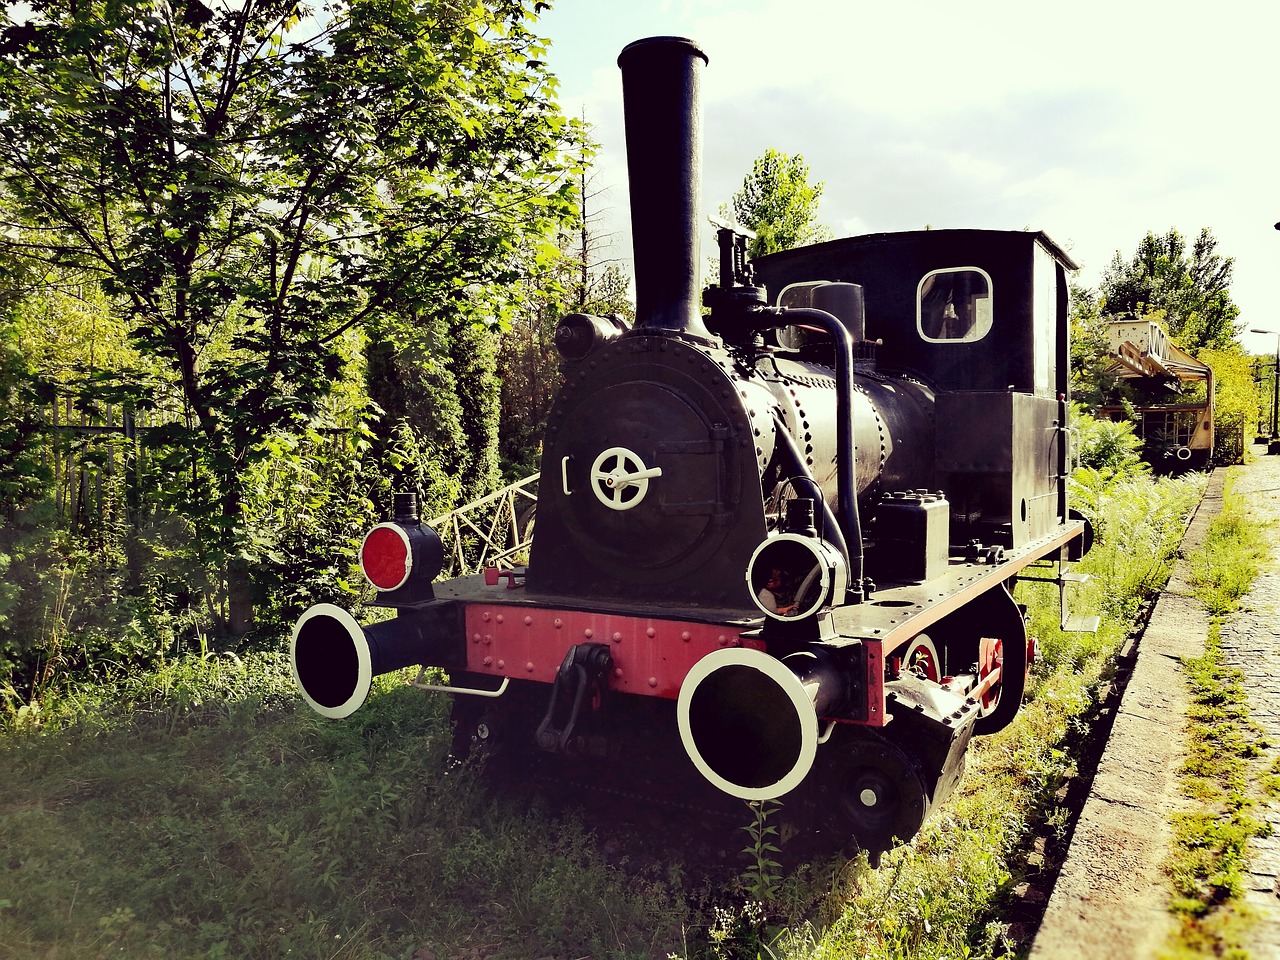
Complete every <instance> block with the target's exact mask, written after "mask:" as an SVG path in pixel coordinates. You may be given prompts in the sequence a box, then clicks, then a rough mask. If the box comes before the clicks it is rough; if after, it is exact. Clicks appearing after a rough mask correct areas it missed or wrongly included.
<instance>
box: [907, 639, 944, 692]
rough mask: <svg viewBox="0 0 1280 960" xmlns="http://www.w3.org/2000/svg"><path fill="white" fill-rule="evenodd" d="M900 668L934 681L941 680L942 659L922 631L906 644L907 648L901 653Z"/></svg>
mask: <svg viewBox="0 0 1280 960" xmlns="http://www.w3.org/2000/svg"><path fill="white" fill-rule="evenodd" d="M902 669H903V671H911V672H914V673H917V674H919V675H920V676H922V677H924V678H925V679H926V680H932V681H933V682H934V683H938V682H939V681H941V680H942V675H943V665H942V660H941V658H940V657H939V656H938V648H937V647H935V646H934V645H933V641H932V640H930V639H929V638H928V636H926V635H925V634H923V633H922V634H920V635H919V636H918V637H916V638H915V639H914V640H912V641H911V642H910V643H909V644H907V649H906V650H904V651H903V653H902Z"/></svg>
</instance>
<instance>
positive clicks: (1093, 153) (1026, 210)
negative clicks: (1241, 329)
mask: <svg viewBox="0 0 1280 960" xmlns="http://www.w3.org/2000/svg"><path fill="white" fill-rule="evenodd" d="M562 4H563V6H564V9H563V10H561V11H556V12H555V13H553V17H559V18H560V19H559V21H558V22H559V23H560V24H562V25H563V29H561V28H558V27H557V26H556V24H557V21H556V20H554V19H550V18H549V20H548V25H549V26H550V27H552V28H553V29H552V30H551V32H550V35H551V36H552V38H553V39H554V40H555V41H556V43H557V46H555V47H553V58H552V65H553V68H555V69H557V70H559V66H558V63H557V60H556V59H555V56H554V55H555V54H560V53H563V54H564V55H565V57H566V61H565V62H566V66H567V67H568V69H569V71H570V74H571V75H572V76H573V77H574V78H575V79H574V80H573V81H569V80H566V91H565V92H566V94H571V95H573V96H580V97H582V101H581V102H587V103H589V104H590V106H589V111H590V116H591V119H593V120H595V121H596V122H597V123H598V124H599V126H598V128H597V133H598V135H599V138H600V140H601V142H602V143H603V144H604V147H605V150H606V152H607V153H612V152H614V151H617V155H618V156H621V150H622V146H621V145H622V136H621V121H620V117H621V94H620V83H619V79H618V73H617V69H616V67H615V66H614V59H615V57H616V54H617V51H618V50H620V49H621V47H622V46H623V45H625V43H627V42H629V41H631V40H634V39H636V38H638V37H641V36H646V35H661V34H678V35H685V36H691V37H693V38H695V39H697V40H699V41H700V42H701V43H702V44H703V46H704V48H705V49H706V51H707V53H708V55H709V57H710V65H709V67H708V69H707V70H706V71H705V74H704V78H703V79H704V84H703V86H704V104H703V106H704V116H705V129H706V140H705V157H704V166H705V170H704V199H705V205H706V208H707V210H708V211H713V210H714V209H715V208H716V207H717V206H719V204H721V203H723V202H725V201H726V200H727V199H728V197H729V196H730V195H731V194H732V192H733V191H734V190H736V189H737V188H738V186H740V184H741V182H742V178H743V177H744V176H745V175H746V173H747V172H748V171H749V170H750V167H751V161H752V160H753V159H754V158H755V157H756V156H759V155H760V154H761V153H762V152H763V151H764V149H765V148H767V147H776V148H778V149H780V150H784V151H787V152H789V153H801V154H803V155H804V157H805V159H806V161H807V162H808V163H809V166H810V170H811V175H812V177H813V178H814V179H817V180H822V181H824V182H825V192H824V195H823V202H822V207H821V217H822V219H823V220H824V222H826V223H827V224H829V225H830V226H832V227H833V228H835V229H836V230H837V232H838V233H845V232H875V231H881V230H899V229H918V228H920V227H923V226H924V225H926V224H931V225H933V226H935V227H991V228H1001V229H1021V228H1023V227H1025V226H1030V227H1033V228H1036V229H1044V230H1046V231H1047V232H1048V233H1049V234H1050V235H1051V236H1053V237H1054V238H1055V239H1056V240H1058V241H1059V242H1060V243H1062V244H1063V245H1064V246H1067V247H1069V249H1071V250H1072V254H1073V256H1074V257H1076V258H1077V259H1078V260H1079V261H1080V262H1081V263H1082V264H1083V265H1084V267H1085V269H1084V271H1083V272H1082V274H1081V279H1082V280H1083V281H1084V282H1086V283H1088V284H1096V282H1097V280H1098V279H1099V278H1100V276H1101V272H1102V270H1103V269H1105V267H1106V265H1107V263H1108V262H1109V261H1110V259H1111V256H1112V255H1113V254H1114V253H1115V251H1116V250H1121V251H1123V252H1124V253H1125V255H1126V256H1127V255H1128V254H1129V253H1130V252H1131V251H1132V250H1133V249H1134V247H1136V245H1137V243H1138V241H1139V240H1140V239H1141V237H1142V236H1143V235H1144V234H1145V233H1146V232H1147V231H1148V230H1155V231H1157V232H1163V231H1164V230H1167V229H1168V228H1169V227H1171V226H1172V227H1175V228H1177V229H1179V230H1181V231H1182V232H1183V233H1184V234H1187V235H1194V234H1195V233H1197V232H1198V231H1199V230H1200V228H1201V227H1206V226H1207V227H1209V228H1210V229H1212V230H1213V231H1214V234H1215V236H1217V237H1218V239H1219V249H1220V250H1221V251H1222V252H1223V253H1224V254H1225V255H1228V256H1234V257H1235V258H1236V274H1235V277H1236V279H1235V283H1234V284H1233V288H1232V292H1233V296H1234V298H1235V300H1236V302H1237V303H1238V304H1239V305H1240V306H1241V308H1242V311H1243V312H1244V315H1245V319H1246V322H1247V323H1249V324H1250V325H1259V324H1264V322H1271V313H1272V312H1273V310H1274V307H1273V305H1272V304H1273V297H1272V296H1271V289H1270V288H1271V285H1272V281H1271V277H1272V275H1274V272H1275V269H1276V268H1277V267H1280V234H1278V233H1276V231H1274V230H1273V229H1272V226H1271V225H1272V224H1273V223H1274V222H1275V221H1276V220H1277V219H1280V178H1277V176H1276V167H1277V162H1276V158H1277V157H1280V142H1278V141H1277V136H1276V133H1275V131H1274V126H1275V125H1274V122H1273V121H1272V119H1271V117H1272V116H1273V115H1274V109H1275V108H1274V101H1275V93H1276V86H1277V83H1276V79H1275V67H1274V52H1273V51H1272V50H1271V49H1270V48H1271V47H1272V45H1273V44H1274V38H1275V37H1276V36H1277V35H1280V5H1276V4H1265V5H1264V4H1258V3H1256V2H1240V0H1219V2H1218V3H1215V4H1214V5H1213V6H1212V7H1205V6H1204V5H1203V3H1195V4H1192V3H1188V2H1186V0H1169V2H1165V3H1161V4H1151V3H1136V4H1124V3H1116V2H1114V0H1108V2H1102V0H1081V2H1079V3H1076V4H1073V5H1072V6H1070V7H1067V8H1064V7H1052V6H1047V5H1043V4H1041V5H1036V4H1027V3H1025V2H1014V0H989V2H978V3H972V4H955V3H943V2H935V0H918V2H913V3H902V4H849V3H847V0H841V2H834V0H821V2H808V3H805V4H797V3H794V2H790V3H784V2H781V0H742V2H737V3H732V4H731V3H728V2H719V0H715V2H699V3H692V2H665V3H656V2H645V0H633V2H632V3H629V4H627V5H626V6H625V7H615V6H612V5H610V6H609V8H608V13H607V14H606V13H604V12H603V11H602V8H603V7H604V6H605V5H603V4H595V3H588V2H587V0H562ZM583 58H586V59H587V60H590V61H591V62H593V63H594V64H595V67H594V68H593V69H592V70H590V72H589V73H588V72H579V71H581V70H582V68H581V67H580V66H570V63H571V62H575V63H580V62H582V60H583ZM570 74H567V75H566V76H569V75H570ZM580 80H581V81H582V82H579V81H580ZM622 194H623V196H624V195H625V191H622ZM619 202H620V204H621V202H622V197H619ZM620 213H625V211H620ZM623 230H625V227H623Z"/></svg>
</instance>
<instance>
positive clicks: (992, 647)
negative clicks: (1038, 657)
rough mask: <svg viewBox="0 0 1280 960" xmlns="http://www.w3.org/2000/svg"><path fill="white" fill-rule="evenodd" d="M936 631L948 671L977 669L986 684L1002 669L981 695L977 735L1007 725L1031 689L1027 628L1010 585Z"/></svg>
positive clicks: (987, 595)
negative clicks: (1028, 680)
mask: <svg viewBox="0 0 1280 960" xmlns="http://www.w3.org/2000/svg"><path fill="white" fill-rule="evenodd" d="M931 633H932V634H933V636H934V637H937V638H938V640H939V643H938V647H939V648H940V651H939V652H940V653H941V655H942V660H941V661H940V669H942V670H944V671H945V672H947V673H960V672H963V671H965V670H967V669H974V670H975V672H976V673H977V675H978V677H979V680H980V681H981V679H984V678H985V677H987V676H990V675H991V674H992V673H993V672H994V671H995V669H996V668H997V667H998V668H999V677H998V679H997V680H996V682H995V683H994V685H993V686H992V687H991V688H990V689H989V690H987V691H985V692H984V693H983V694H982V695H981V696H980V699H981V713H980V714H979V716H978V719H977V720H976V721H975V723H974V728H973V732H974V733H975V734H978V735H979V736H986V735H988V734H992V733H996V732H997V731H999V730H1003V729H1004V728H1005V727H1007V726H1008V725H1009V724H1010V723H1011V722H1012V721H1013V718H1014V717H1016V716H1017V715H1018V710H1019V709H1020V708H1021V707H1022V695H1023V692H1024V691H1025V690H1026V685H1027V624H1026V621H1025V620H1024V619H1023V612H1022V608H1021V607H1019V606H1018V604H1017V603H1015V602H1014V599H1013V597H1012V595H1010V593H1009V591H1008V589H1007V587H1006V586H1004V585H1001V586H999V587H996V588H995V589H992V590H988V591H987V592H986V593H984V594H982V596H980V597H978V598H977V599H975V600H974V601H973V602H972V603H969V604H966V605H965V606H964V607H962V608H961V609H960V610H958V611H956V612H955V613H954V614H952V615H951V616H949V617H947V618H946V619H944V620H942V621H941V622H940V623H938V624H937V625H936V627H935V628H934V629H933V630H932V631H931ZM913 642H914V641H913ZM905 662H906V660H905V657H904V663H905Z"/></svg>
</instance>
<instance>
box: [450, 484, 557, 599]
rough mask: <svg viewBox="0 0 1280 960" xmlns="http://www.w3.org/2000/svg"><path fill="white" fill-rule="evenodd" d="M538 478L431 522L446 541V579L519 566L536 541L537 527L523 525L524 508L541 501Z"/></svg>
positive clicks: (489, 495)
mask: <svg viewBox="0 0 1280 960" xmlns="http://www.w3.org/2000/svg"><path fill="white" fill-rule="evenodd" d="M538 477H539V474H536V473H535V474H532V475H531V476H528V477H525V478H524V479H523V480H517V481H516V482H515V483H511V484H508V485H507V486H505V487H503V488H502V489H500V490H495V491H493V493H490V494H487V495H486V496H483V497H481V498H480V499H479V500H474V501H472V502H471V503H468V504H465V505H463V506H461V507H458V509H456V510H451V511H450V512H448V513H445V514H441V515H440V516H438V517H434V518H432V519H430V520H428V521H427V526H429V527H431V528H432V529H434V530H435V531H436V532H437V533H438V534H440V539H441V540H442V541H444V546H445V558H446V559H445V567H444V570H443V573H442V575H443V576H444V577H446V578H450V577H460V576H466V575H468V574H474V573H479V572H480V571H481V570H483V569H484V568H485V567H502V568H506V569H510V568H512V567H515V566H518V564H517V563H516V562H515V559H516V558H517V557H519V556H520V555H521V554H522V553H524V552H525V551H527V550H528V549H529V545H530V544H531V543H532V542H533V537H532V535H531V534H532V530H533V525H532V524H531V523H523V524H522V523H521V513H522V511H521V509H520V506H524V505H525V504H524V501H529V504H530V505H532V504H536V503H537V502H538V494H537V485H538Z"/></svg>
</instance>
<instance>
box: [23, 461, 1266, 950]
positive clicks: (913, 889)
mask: <svg viewBox="0 0 1280 960" xmlns="http://www.w3.org/2000/svg"><path fill="white" fill-rule="evenodd" d="M1148 487H1150V489H1149V488H1148ZM1153 491H1154V492H1153ZM1198 494H1199V489H1198V488H1197V487H1196V486H1195V485H1194V484H1191V483H1186V482H1182V483H1167V482H1165V481H1161V482H1160V483H1158V484H1149V485H1148V486H1147V487H1144V486H1140V485H1135V486H1133V487H1128V486H1124V485H1123V484H1113V485H1111V486H1109V488H1108V489H1107V490H1090V491H1088V497H1087V498H1086V499H1087V502H1088V503H1089V504H1090V505H1091V506H1090V509H1096V511H1097V513H1096V516H1097V518H1098V521H1099V522H1098V529H1099V533H1100V538H1099V542H1098V545H1097V546H1096V547H1095V549H1094V551H1093V553H1092V554H1091V555H1090V557H1089V558H1086V561H1085V563H1083V564H1081V568H1082V569H1086V570H1089V571H1091V572H1093V573H1094V574H1095V576H1097V578H1098V579H1097V580H1096V581H1095V582H1094V583H1092V584H1089V585H1086V586H1085V587H1083V588H1082V595H1080V596H1079V597H1077V599H1076V600H1075V606H1076V608H1077V609H1094V610H1098V609H1105V610H1106V611H1107V612H1108V613H1109V614H1110V615H1109V617H1108V619H1107V620H1106V621H1105V622H1104V627H1103V629H1102V630H1101V631H1100V632H1099V633H1098V634H1096V635H1063V634H1061V633H1060V632H1059V631H1058V629H1057V607H1056V592H1055V591H1053V589H1052V588H1046V587H1034V586H1030V585H1024V587H1023V588H1021V590H1022V592H1021V594H1020V600H1022V602H1026V603H1029V604H1030V610H1031V615H1032V618H1033V621H1032V632H1033V633H1034V634H1035V635H1036V636H1037V637H1038V638H1039V639H1040V641H1041V649H1042V653H1043V660H1042V662H1041V664H1040V666H1039V667H1038V668H1037V670H1036V672H1035V674H1034V676H1033V677H1032V678H1031V682H1030V685H1029V698H1028V703H1027V705H1026V708H1025V709H1024V711H1023V713H1022V715H1021V716H1020V718H1019V720H1018V721H1017V722H1016V723H1015V724H1013V725H1012V726H1010V727H1009V728H1008V729H1007V730H1005V731H1003V732H1002V733H1000V734H998V735H996V736H994V737H990V738H985V739H983V740H982V741H981V742H978V743H975V745H974V747H973V748H972V749H971V753H970V757H969V772H968V774H967V776H966V778H965V780H964V782H963V784H962V786H961V789H960V790H959V791H958V793H957V795H956V796H954V797H953V798H952V799H951V800H950V801H949V802H948V803H947V804H946V805H945V806H944V807H943V808H942V810H941V811H940V812H939V813H938V814H937V815H935V817H934V818H933V819H932V820H931V821H930V822H929V823H928V824H926V826H925V829H924V830H923V831H922V832H921V834H920V835H919V836H918V837H917V838H916V840H915V841H914V842H913V843H911V844H909V845H906V846H901V847H899V848H897V849H895V850H894V851H891V852H889V853H887V854H886V855H885V856H884V858H883V860H882V865H881V867H880V869H878V870H873V869H871V868H870V866H869V865H868V863H867V861H866V858H865V857H861V858H858V859H854V860H849V861H846V860H840V859H833V860H829V861H824V862H821V863H813V864H808V865H805V866H804V867H802V868H800V869H798V870H795V871H793V872H791V873H790V874H789V875H787V876H781V875H779V874H778V872H777V870H776V868H775V867H774V865H773V861H774V859H775V856H774V855H775V851H774V850H773V849H772V848H773V846H774V845H775V844H776V845H781V846H784V847H785V843H783V842H782V841H781V838H780V837H778V835H777V834H776V833H773V832H771V830H772V827H773V823H772V819H771V818H772V814H771V812H770V809H769V808H767V807H764V806H762V807H760V808H758V809H757V810H755V811H754V812H751V811H744V818H743V822H744V824H745V825H747V827H748V828H749V829H747V830H746V832H744V833H743V834H742V844H743V845H745V846H747V847H748V848H749V849H750V851H751V852H750V854H749V855H748V856H746V857H745V858H744V860H743V864H742V872H741V875H740V877H739V879H738V881H737V882H736V883H733V884H730V885H729V886H728V887H727V888H725V889H716V890H709V889H705V888H696V887H695V886H691V881H689V880H688V879H687V877H688V876H690V875H692V871H686V870H685V869H684V865H682V864H679V863H669V864H666V865H664V866H663V867H662V868H661V869H658V868H652V867H645V868H643V869H637V868H636V867H635V866H634V865H632V866H631V867H626V866H624V865H621V864H616V865H615V864H611V863H609V862H608V861H607V860H606V858H605V857H604V855H603V854H602V853H601V852H600V845H599V844H598V843H597V842H596V840H595V838H593V837H591V836H590V835H589V834H587V833H586V832H584V830H583V829H582V827H581V825H580V824H579V823H577V822H575V821H574V820H573V819H572V817H565V816H562V815H559V814H557V815H552V814H551V813H550V812H548V811H546V810H541V809H537V808H534V809H527V808H523V807H520V806H518V805H517V804H516V803H515V802H512V801H508V800H505V799H504V798H503V797H501V796H495V795H493V794H492V793H491V792H487V791H486V790H484V789H483V784H481V783H479V782H478V781H477V779H476V777H475V776H474V774H473V772H472V771H471V770H469V769H466V768H462V769H459V768H450V767H449V765H448V763H447V761H446V757H445V755H446V752H447V746H448V725H447V718H446V716H445V714H444V710H445V704H444V702H443V701H442V700H439V699H432V698H430V697H426V696H424V695H422V694H421V693H420V692H419V691H414V690H410V689H404V688H403V686H402V685H400V684H399V683H398V678H395V677H388V678H382V679H381V680H380V681H379V684H380V686H379V693H378V695H376V696H373V697H371V698H370V700H369V703H368V704H367V705H366V706H365V707H364V708H363V709H362V710H361V711H359V712H358V713H357V714H356V715H354V716H353V717H351V718H349V719H348V720H346V721H344V722H342V723H331V722H327V721H324V720H321V719H320V718H317V717H315V716H314V715H313V714H311V713H310V711H308V710H306V709H305V707H302V706H300V705H299V703H298V702H297V698H296V696H295V695H294V693H293V691H292V687H291V682H290V680H289V677H288V668H287V664H286V663H285V661H284V659H283V657H281V656H278V655H257V656H251V657H246V658H244V660H242V661H235V660H231V659H227V658H213V659H210V660H201V659H198V658H191V659H189V660H183V661H177V662H172V663H169V664H166V665H165V666H163V667H162V668H161V669H160V670H158V671H155V672H153V673H149V674H145V675H137V676H120V677H116V678H114V679H113V681H112V682H110V683H107V684H103V685H99V686H96V687H91V688H83V689H74V688H68V689H62V690H57V691H51V692H50V696H49V698H48V700H47V701H46V702H44V703H42V704H40V705H35V706H33V705H27V709H26V711H25V712H23V713H22V715H21V716H19V714H18V713H17V712H16V711H11V712H10V713H9V714H8V717H7V729H6V730H5V731H4V735H3V737H2V738H0V767H2V768H3V769H4V770H5V771H6V774H7V776H6V777H5V778H4V779H3V781H2V782H0V848H2V849H4V850H5V854H4V860H5V861H7V862H0V955H3V956H5V957H12V958H14V960H26V958H33V960H34V958H36V957H46V956H81V955H86V956H94V957H97V956H130V957H137V958H147V957H166V958H169V957H172V958H188V957H190V958H212V957H223V956H225V957H284V956H296V957H306V958H313V957H314V958H332V960H338V958H352V960H365V958H385V957H390V958H405V960H409V958H411V957H414V956H415V954H416V955H417V956H418V958H431V957H434V958H436V960H461V958H480V957H498V958H502V957H534V958H540V957H555V958H576V957H592V958H612V957H618V958H626V957H637V958H638V957H652V956H666V955H668V954H677V955H680V956H684V957H688V958H690V960H693V958H697V960H731V958H734V960H736V958H742V957H749V958H751V960H756V958H757V957H765V958H768V957H776V958H782V957H791V958H808V957H814V958H826V957H831V958H834V957H847V956H863V957H869V958H881V957H884V958H888V957H902V958H906V957H911V958H921V960H929V958H939V960H940V958H942V957H948V958H955V957H999V956H1004V955H1006V954H1008V953H1009V952H1010V951H1011V950H1014V949H1016V948H1017V947H1016V936H1015V935H1014V933H1013V932H1012V931H1010V930H1009V929H1008V927H1007V925H1006V924H1005V923H1004V922H1003V921H1002V920H1001V919H1000V918H1001V915H1002V914H1003V913H1004V912H1005V910H1006V908H1007V906H1008V904H1009V903H1010V902H1011V900H1012V899H1013V890H1014V888H1015V886H1016V885H1017V883H1018V882H1019V881H1020V880H1021V879H1022V878H1023V876H1024V875H1025V874H1026V873H1027V872H1029V871H1033V870H1034V869H1035V868H1036V867H1035V863H1034V861H1035V859H1036V853H1035V851H1034V850H1033V847H1032V844H1033V841H1034V838H1035V837H1036V836H1037V834H1040V835H1043V834H1044V832H1045V831H1046V830H1048V831H1050V832H1052V830H1053V829H1055V826H1056V827H1057V828H1061V827H1062V826H1063V824H1064V823H1065V815H1064V811H1063V810H1062V807H1061V802H1060V800H1059V799H1058V798H1059V790H1060V788H1061V786H1062V784H1063V783H1064V782H1065V781H1066V779H1067V778H1068V777H1070V776H1071V775H1072V774H1073V773H1074V767H1075V762H1076V756H1077V753H1076V751H1077V750H1078V748H1079V743H1080V741H1081V739H1082V733H1083V731H1084V730H1085V729H1086V728H1087V725H1088V723H1089V720H1090V719H1091V717H1092V716H1093V714H1094V713H1095V712H1096V710H1097V707H1098V689H1099V686H1100V685H1101V684H1103V683H1105V682H1106V681H1107V680H1108V679H1110V678H1111V676H1112V674H1113V672H1114V658H1115V653H1116V651H1117V649H1118V648H1119V647H1120V645H1121V644H1122V643H1123V641H1124V639H1125V637H1126V634H1127V632H1128V629H1129V624H1130V622H1131V620H1132V617H1133V616H1134V615H1135V614H1136V612H1137V610H1138V608H1139V605H1140V602H1141V598H1142V596H1143V595H1144V594H1145V593H1147V592H1149V591H1150V590H1152V589H1155V588H1158V586H1159V585H1160V584H1161V583H1163V577H1164V576H1167V572H1168V558H1169V557H1170V556H1171V555H1172V553H1173V551H1174V549H1175V547H1176V544H1177V542H1178V539H1179V538H1180V534H1181V524H1182V523H1183V521H1184V518H1185V515H1186V512H1187V509H1188V508H1189V507H1190V505H1192V504H1193V503H1194V502H1195V500H1196V499H1197V497H1198ZM1136 537H1144V538H1147V539H1146V540H1144V541H1143V542H1144V544H1147V546H1145V547H1144V549H1142V550H1135V549H1132V544H1133V542H1135V540H1134V538H1136ZM1126 544H1128V545H1129V546H1128V547H1126ZM1275 776H1276V777H1277V782H1280V769H1277V770H1276V771H1275ZM1046 825H1047V826H1046Z"/></svg>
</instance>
